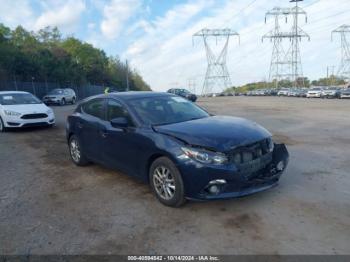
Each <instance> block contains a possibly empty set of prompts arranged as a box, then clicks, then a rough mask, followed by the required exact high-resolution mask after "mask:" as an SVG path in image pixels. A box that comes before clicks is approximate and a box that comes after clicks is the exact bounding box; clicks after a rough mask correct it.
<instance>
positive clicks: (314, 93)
mask: <svg viewBox="0 0 350 262" xmlns="http://www.w3.org/2000/svg"><path fill="white" fill-rule="evenodd" d="M322 91H323V89H322V88H321V87H313V88H311V89H310V90H309V91H307V94H306V97H307V98H314V97H318V98H320V97H321V96H322Z"/></svg>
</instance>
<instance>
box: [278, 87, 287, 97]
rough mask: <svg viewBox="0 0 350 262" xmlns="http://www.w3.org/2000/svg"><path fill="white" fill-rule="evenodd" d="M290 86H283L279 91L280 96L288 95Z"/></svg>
mask: <svg viewBox="0 0 350 262" xmlns="http://www.w3.org/2000/svg"><path fill="white" fill-rule="evenodd" d="M288 92H289V88H282V89H280V90H279V91H278V92H277V95H278V96H288Z"/></svg>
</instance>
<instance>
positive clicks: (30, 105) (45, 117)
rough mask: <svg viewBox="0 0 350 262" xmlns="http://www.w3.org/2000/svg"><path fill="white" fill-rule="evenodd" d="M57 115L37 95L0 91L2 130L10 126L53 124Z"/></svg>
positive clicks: (0, 129) (0, 121) (0, 125)
mask: <svg viewBox="0 0 350 262" xmlns="http://www.w3.org/2000/svg"><path fill="white" fill-rule="evenodd" d="M54 124H55V115H54V113H53V111H52V109H51V108H49V107H47V106H46V105H45V104H44V103H43V102H41V101H40V100H39V99H38V98H37V97H35V96H33V95H32V94H30V93H27V92H19V91H4V92H0V132H3V131H5V130H6V129H8V128H15V127H17V128H18V127H32V126H52V125H54Z"/></svg>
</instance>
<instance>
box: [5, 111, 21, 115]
mask: <svg viewBox="0 0 350 262" xmlns="http://www.w3.org/2000/svg"><path fill="white" fill-rule="evenodd" d="M4 112H5V114H6V115H8V116H20V115H21V113H18V112H15V111H10V110H4Z"/></svg>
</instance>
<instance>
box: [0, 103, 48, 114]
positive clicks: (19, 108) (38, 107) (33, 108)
mask: <svg viewBox="0 0 350 262" xmlns="http://www.w3.org/2000/svg"><path fill="white" fill-rule="evenodd" d="M2 108H3V109H4V110H10V111H14V112H18V113H21V114H37V113H46V111H47V110H48V109H49V108H48V107H47V106H46V105H45V104H26V105H3V106H2Z"/></svg>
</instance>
